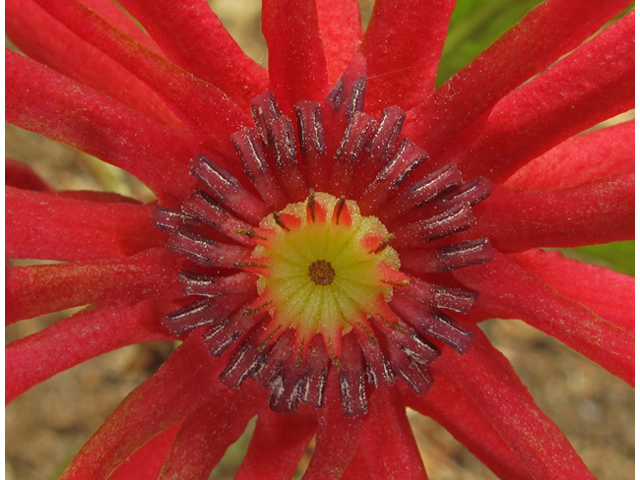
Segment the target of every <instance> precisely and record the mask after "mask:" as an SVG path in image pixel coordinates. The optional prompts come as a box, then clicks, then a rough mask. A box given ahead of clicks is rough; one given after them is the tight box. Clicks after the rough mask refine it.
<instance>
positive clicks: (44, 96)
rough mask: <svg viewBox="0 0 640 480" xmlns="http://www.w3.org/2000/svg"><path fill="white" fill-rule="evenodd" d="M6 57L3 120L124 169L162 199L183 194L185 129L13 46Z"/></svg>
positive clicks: (188, 183) (188, 149) (187, 150)
mask: <svg viewBox="0 0 640 480" xmlns="http://www.w3.org/2000/svg"><path fill="white" fill-rule="evenodd" d="M5 59H6V80H7V86H6V100H7V110H6V120H7V121H8V122H10V123H13V124H15V125H17V126H18V127H21V128H25V129H27V130H31V131H34V132H37V133H41V134H43V135H46V136H48V137H50V138H53V139H54V140H57V141H60V142H63V143H66V144H68V145H71V146H73V147H76V148H79V149H80V150H83V151H85V152H87V153H89V154H91V155H95V156H97V157H99V158H101V159H102V160H104V161H106V162H109V163H111V164H113V165H116V166H118V167H121V168H123V169H125V170H127V171H128V172H129V173H131V174H133V175H135V176H136V177H137V178H138V179H140V180H141V181H143V182H144V183H145V184H146V185H147V186H149V188H151V189H152V190H153V191H154V192H155V193H156V194H157V195H159V196H160V198H161V199H163V200H164V199H167V198H170V195H171V194H173V195H175V196H177V197H181V198H184V196H186V194H187V192H188V191H190V190H191V188H192V185H193V180H192V179H191V178H190V176H189V175H188V171H187V168H188V167H187V165H188V163H189V160H190V157H191V156H192V154H193V146H192V139H191V136H190V135H188V134H187V133H186V132H183V131H180V130H176V129H172V128H169V127H166V126H164V125H161V124H159V123H157V122H154V121H152V120H150V119H149V118H147V117H146V116H144V115H142V114H140V113H138V112H135V111H134V110H131V109H129V108H127V107H125V106H124V105H122V104H121V103H119V102H117V101H115V100H113V99H112V98H111V97H109V96H107V95H106V94H102V93H99V92H97V91H95V90H93V89H91V88H89V87H86V86H84V85H80V84H78V83H76V82H74V81H73V80H70V79H69V78H68V77H65V76H63V75H61V74H59V73H57V72H54V71H53V70H50V69H48V68H46V67H44V66H42V65H40V64H38V63H36V62H34V61H32V60H30V59H28V58H26V57H23V56H21V55H18V54H17V53H15V52H12V51H6V52H5ZM167 172H171V174H170V175H168V174H167Z"/></svg>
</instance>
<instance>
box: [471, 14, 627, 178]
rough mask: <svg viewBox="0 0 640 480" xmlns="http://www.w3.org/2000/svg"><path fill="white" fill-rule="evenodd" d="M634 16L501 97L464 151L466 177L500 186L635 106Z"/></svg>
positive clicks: (619, 22)
mask: <svg viewBox="0 0 640 480" xmlns="http://www.w3.org/2000/svg"><path fill="white" fill-rule="evenodd" d="M634 19H635V15H634V14H633V12H632V13H631V14H629V15H627V16H626V17H624V18H623V19H622V20H620V21H618V22H616V23H614V24H613V25H612V26H611V27H609V28H608V29H607V30H605V31H604V32H603V33H601V34H600V35H598V36H597V37H596V38H594V39H593V40H591V41H589V42H588V43H586V44H585V45H583V46H582V47H580V48H579V49H577V50H576V51H575V52H573V53H572V54H570V55H568V56H567V57H565V58H563V59H562V60H560V61H559V62H558V63H557V64H555V65H554V66H553V67H551V68H550V69H549V70H547V71H546V72H545V73H543V74H541V75H540V76H539V77H537V78H535V79H533V80H532V81H531V82H529V83H527V84H525V85H523V86H522V87H521V88H519V89H518V90H516V91H515V92H513V93H511V94H509V95H507V96H506V97H504V98H503V99H502V100H501V101H500V102H498V103H497V104H496V106H495V107H494V109H493V110H492V112H491V114H490V115H489V118H488V120H487V123H486V125H485V126H484V129H483V133H482V138H481V139H480V140H479V141H478V142H477V143H476V144H475V145H474V147H473V148H472V149H471V151H470V152H465V153H464V154H463V155H462V156H463V158H462V159H461V162H460V169H461V170H462V171H463V172H464V173H465V175H468V176H470V177H475V176H479V175H483V176H486V177H489V178H490V179H491V180H494V181H504V180H506V179H507V178H508V177H510V176H511V175H513V173H515V172H516V171H517V170H518V169H519V168H520V167H521V166H522V165H524V164H526V163H527V162H529V161H531V160H533V159H534V158H535V157H537V156H538V155H541V154H542V153H544V152H546V151H547V150H549V149H551V148H552V147H554V146H555V145H557V144H559V143H560V142H562V141H563V140H565V139H567V138H569V137H571V136H572V135H575V134H577V133H580V132H581V131H583V130H586V129H587V128H589V127H592V126H593V125H595V124H597V123H598V122H602V121H604V120H606V119H608V118H611V117H613V116H614V115H617V114H619V113H622V112H625V111H627V110H629V109H631V108H633V106H634V85H635V84H634V72H635V55H634V30H635V28H634Z"/></svg>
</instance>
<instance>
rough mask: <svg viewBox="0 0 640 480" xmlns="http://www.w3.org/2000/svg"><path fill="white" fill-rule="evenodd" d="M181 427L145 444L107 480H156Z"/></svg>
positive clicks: (177, 425)
mask: <svg viewBox="0 0 640 480" xmlns="http://www.w3.org/2000/svg"><path fill="white" fill-rule="evenodd" d="M181 425H182V423H177V424H175V425H174V426H173V427H170V428H167V429H166V430H165V431H164V432H162V433H159V434H158V435H156V436H155V437H153V438H152V439H151V440H149V441H148V442H147V443H145V444H144V445H143V446H142V447H141V448H140V449H139V450H138V451H136V452H135V453H134V454H133V455H131V456H130V457H129V458H127V459H126V460H125V461H124V463H123V464H122V465H120V466H119V467H118V468H117V469H116V471H115V472H113V473H112V474H111V476H109V480H131V479H133V478H138V479H141V480H142V479H146V478H149V479H151V478H157V476H158V474H159V473H160V469H162V465H163V464H164V461H165V458H166V457H167V454H168V453H169V449H170V448H171V444H172V443H173V439H174V438H175V436H176V433H178V429H179V428H180V426H181Z"/></svg>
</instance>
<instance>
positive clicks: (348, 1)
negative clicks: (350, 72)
mask: <svg viewBox="0 0 640 480" xmlns="http://www.w3.org/2000/svg"><path fill="white" fill-rule="evenodd" d="M316 7H317V8H318V25H319V26H320V35H321V37H322V45H323V47H324V55H325V61H326V63H327V78H328V81H329V85H335V83H336V82H337V81H338V79H339V78H340V76H341V75H342V72H344V71H345V69H346V68H347V66H348V65H349V63H350V62H351V60H352V59H353V56H354V55H355V54H356V53H358V48H360V42H361V40H362V26H361V24H360V8H359V7H358V2H357V1H355V0H316Z"/></svg>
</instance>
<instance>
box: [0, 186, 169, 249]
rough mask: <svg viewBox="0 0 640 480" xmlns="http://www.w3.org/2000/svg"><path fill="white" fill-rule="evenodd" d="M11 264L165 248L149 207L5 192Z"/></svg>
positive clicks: (34, 193)
mask: <svg viewBox="0 0 640 480" xmlns="http://www.w3.org/2000/svg"><path fill="white" fill-rule="evenodd" d="M5 201H6V212H5V221H6V229H7V239H6V242H7V243H6V246H5V248H6V256H7V257H8V258H40V259H47V260H98V259H102V258H114V257H128V256H131V255H134V254H136V253H138V252H141V251H143V250H146V249H148V248H152V247H163V246H164V243H165V241H166V233H163V232H161V231H160V230H158V229H157V228H155V227H154V226H153V223H152V221H151V211H152V210H153V207H152V206H151V205H132V204H129V203H105V202H91V201H83V200H75V199H68V198H62V197H59V196H56V195H50V194H46V193H37V192H30V191H27V190H18V189H16V188H12V187H6V190H5Z"/></svg>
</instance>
